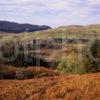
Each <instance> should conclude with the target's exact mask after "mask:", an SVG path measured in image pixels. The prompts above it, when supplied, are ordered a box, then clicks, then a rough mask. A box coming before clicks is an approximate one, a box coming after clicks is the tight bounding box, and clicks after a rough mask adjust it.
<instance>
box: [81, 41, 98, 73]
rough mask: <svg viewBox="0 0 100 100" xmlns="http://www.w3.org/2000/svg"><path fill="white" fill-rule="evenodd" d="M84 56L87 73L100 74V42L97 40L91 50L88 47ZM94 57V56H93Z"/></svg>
mask: <svg viewBox="0 0 100 100" xmlns="http://www.w3.org/2000/svg"><path fill="white" fill-rule="evenodd" d="M83 53H84V55H83V62H84V63H83V65H84V69H85V72H87V73H91V72H99V71H100V61H98V60H97V59H96V58H99V60H100V41H99V40H95V41H94V43H93V44H92V46H91V48H89V47H88V46H87V47H86V48H85V49H84V52H83ZM91 55H92V56H91Z"/></svg>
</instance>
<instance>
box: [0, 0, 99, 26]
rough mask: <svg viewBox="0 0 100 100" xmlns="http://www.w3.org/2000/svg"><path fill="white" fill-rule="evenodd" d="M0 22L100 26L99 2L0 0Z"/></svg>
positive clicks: (90, 0)
mask: <svg viewBox="0 0 100 100" xmlns="http://www.w3.org/2000/svg"><path fill="white" fill-rule="evenodd" d="M0 20H3V21H4V20H5V21H12V22H18V23H30V24H36V25H49V26H51V27H59V26H66V25H74V24H78V25H87V24H100V0H0Z"/></svg>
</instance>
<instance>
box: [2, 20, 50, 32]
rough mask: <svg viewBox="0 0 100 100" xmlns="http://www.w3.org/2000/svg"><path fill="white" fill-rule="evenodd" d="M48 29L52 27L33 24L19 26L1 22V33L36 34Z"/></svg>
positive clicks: (13, 23)
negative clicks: (35, 32)
mask: <svg viewBox="0 0 100 100" xmlns="http://www.w3.org/2000/svg"><path fill="white" fill-rule="evenodd" d="M46 29H51V27H49V26H45V25H43V26H38V25H31V24H18V23H15V22H8V21H0V32H7V33H22V32H34V31H40V30H46Z"/></svg>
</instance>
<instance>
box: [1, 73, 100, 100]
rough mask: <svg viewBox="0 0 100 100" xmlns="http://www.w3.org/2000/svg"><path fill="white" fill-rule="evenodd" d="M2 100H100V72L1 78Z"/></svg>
mask: <svg viewBox="0 0 100 100" xmlns="http://www.w3.org/2000/svg"><path fill="white" fill-rule="evenodd" d="M0 90H1V91H2V92H0V100H100V73H96V74H86V75H70V76H66V75H60V76H54V77H43V78H35V79H31V80H0Z"/></svg>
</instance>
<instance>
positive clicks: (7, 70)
mask: <svg viewBox="0 0 100 100" xmlns="http://www.w3.org/2000/svg"><path fill="white" fill-rule="evenodd" d="M15 73H16V68H14V67H12V66H2V67H0V78H1V79H15Z"/></svg>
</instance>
